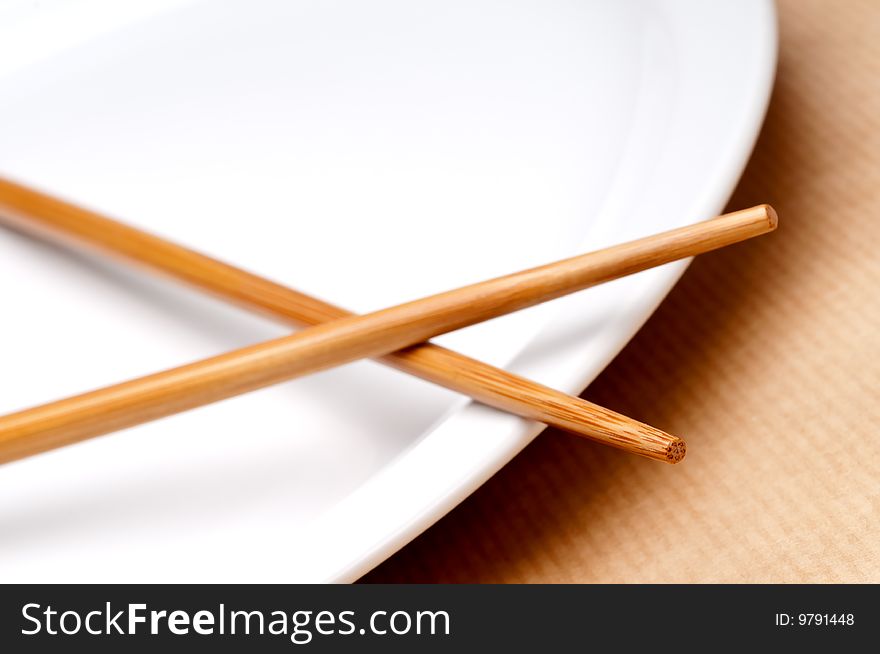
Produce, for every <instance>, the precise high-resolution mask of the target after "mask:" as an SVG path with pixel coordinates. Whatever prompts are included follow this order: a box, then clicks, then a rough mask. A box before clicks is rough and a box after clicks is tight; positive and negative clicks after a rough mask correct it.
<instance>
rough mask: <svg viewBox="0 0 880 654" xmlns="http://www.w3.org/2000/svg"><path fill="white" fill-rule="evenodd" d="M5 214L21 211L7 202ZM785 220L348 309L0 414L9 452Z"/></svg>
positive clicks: (172, 409)
mask: <svg viewBox="0 0 880 654" xmlns="http://www.w3.org/2000/svg"><path fill="white" fill-rule="evenodd" d="M7 209H8V208H7ZM4 214H17V212H16V211H8V210H4ZM19 218H20V217H19ZM775 227H776V215H775V212H773V210H772V209H771V208H770V207H768V206H766V205H763V206H759V207H754V208H752V209H748V210H744V211H740V212H736V213H733V214H727V215H725V216H721V217H718V218H715V219H713V220H710V221H706V222H704V223H699V224H697V225H691V226H687V227H683V228H679V229H676V230H672V231H669V232H664V233H662V234H657V235H655V236H650V237H647V238H644V239H639V240H637V241H632V242H630V243H625V244H622V245H617V246H614V247H611V248H606V249H604V250H599V251H597V252H593V253H589V254H585V255H580V256H578V257H573V258H570V259H566V260H563V261H560V262H557V263H554V264H549V265H546V266H541V267H538V268H534V269H531V270H527V271H523V272H519V273H515V274H512V275H507V276H504V277H499V278H496V279H493V280H489V281H486V282H481V283H479V284H473V285H470V286H465V287H463V288H460V289H457V290H454V291H448V292H446V293H441V294H438V295H434V296H430V297H427V298H423V299H421V300H416V301H413V302H409V303H406V304H402V305H398V306H396V307H392V308H389V309H384V310H381V311H377V312H373V313H370V314H366V315H363V316H348V317H345V318H341V319H338V320H334V321H332V322H327V323H323V324H321V325H317V326H314V327H310V328H308V329H306V330H304V331H302V332H299V333H298V334H293V335H291V336H285V337H282V338H279V339H274V340H272V341H267V342H265V343H260V344H257V345H253V346H250V347H245V348H241V349H239V350H235V351H233V352H229V353H226V354H223V355H220V356H216V357H212V358H210V359H205V360H203V361H199V362H196V363H192V364H189V365H186V366H181V367H179V368H174V369H171V370H167V371H164V372H160V373H157V374H154V375H149V376H147V377H142V378H139V379H135V380H132V381H129V382H125V383H122V384H118V385H115V386H111V387H107V388H104V389H100V390H97V391H92V392H90V393H86V394H83V395H79V396H75V397H71V398H68V399H65V400H60V401H57V402H53V403H50V404H47V405H43V406H39V407H35V408H32V409H27V410H25V411H20V412H17V413H14V414H10V415H7V416H4V417H0V461H11V460H14V459H18V458H22V457H25V456H28V455H31V454H36V453H38V452H42V451H46V450H49V449H53V448H55V447H60V446H63V445H67V444H70V443H74V442H77V441H80V440H84V439H86V438H90V437H92V436H97V435H100V434H104V433H107V432H110V431H114V430H117V429H123V428H125V427H130V426H133V425H136V424H140V423H143V422H146V421H149V420H153V419H156V418H159V417H163V416H167V415H171V414H173V413H178V412H181V411H185V410H187V409H191V408H194V407H197V406H201V405H204V404H208V403H210V402H215V401H218V400H221V399H225V398H228V397H232V396H234V395H237V394H240V393H245V392H248V391H251V390H256V389H258V388H262V387H264V386H268V385H270V384H273V383H278V382H280V381H284V380H287V379H292V378H294V377H297V376H301V375H305V374H308V373H310V372H316V371H318V370H323V369H326V368H329V367H332V366H335V365H340V364H342V363H346V362H349V361H352V360H355V359H358V358H364V357H372V356H380V355H384V354H387V353H389V352H393V351H395V350H398V349H401V348H403V347H406V346H408V345H411V344H413V343H418V342H420V341H423V340H426V339H428V338H430V337H432V336H435V335H437V334H441V333H445V332H447V331H453V330H455V329H459V328H462V327H465V326H468V325H471V324H475V323H477V322H481V321H483V320H488V319H491V318H494V317H497V316H500V315H503V314H505V313H509V312H511V311H516V310H519V309H522V308H525V307H528V306H532V305H535V304H538V303H540V302H544V301H547V300H550V299H554V298H556V297H560V296H562V295H565V294H567V293H571V292H574V291H577V290H580V289H583V288H587V287H589V286H592V285H594V284H597V283H600V282H603V281H607V280H610V279H615V278H617V277H621V276H623V275H627V274H631V273H634V272H638V271H640V270H644V269H646V268H649V267H653V266H656V265H661V264H663V263H667V262H669V261H673V260H676V259H680V258H685V257H689V256H693V255H695V254H699V253H701V252H705V251H708V250H712V249H716V248H719V247H723V246H725V245H728V244H731V243H735V242H737V241H741V240H744V239H746V238H751V237H753V236H757V235H759V234H763V233H766V232H768V231H771V230H772V229H774V228H775ZM594 438H595V439H596V440H599V441H601V442H605V443H607V444H609V445H613V446H616V447H620V448H622V449H626V450H630V451H635V452H637V453H639V454H642V455H645V456H650V457H652V458H659V459H662V460H668V459H667V456H668V454H669V450H668V448H669V447H670V446H673V447H674V446H675V445H676V443H675V442H672V441H669V440H667V441H666V442H665V443H657V442H649V443H645V442H639V443H637V444H636V445H634V444H633V443H632V441H631V439H630V438H629V437H628V436H627V437H621V435H620V434H619V433H618V432H616V431H613V432H611V433H607V434H596V435H595V436H594Z"/></svg>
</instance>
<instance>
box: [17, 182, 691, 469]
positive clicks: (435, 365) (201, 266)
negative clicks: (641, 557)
mask: <svg viewBox="0 0 880 654" xmlns="http://www.w3.org/2000/svg"><path fill="white" fill-rule="evenodd" d="M2 222H7V223H9V224H10V225H11V226H13V227H17V228H20V229H22V230H24V231H26V232H29V233H32V234H35V235H37V236H42V237H48V238H50V239H52V240H53V241H56V242H59V243H61V244H63V245H72V246H85V247H87V248H90V249H92V250H95V251H98V252H100V253H102V254H107V255H110V256H113V257H114V258H116V259H120V260H122V261H124V262H127V263H133V264H136V265H140V266H141V267H145V268H147V269H148V270H151V271H152V272H158V273H160V274H164V275H166V276H170V277H172V278H174V279H176V280H178V281H183V282H185V283H188V284H189V285H191V286H194V287H196V288H199V289H202V290H204V291H207V292H209V293H212V294H213V295H215V296H218V297H220V298H222V299H225V300H228V301H231V302H233V303H235V304H238V305H240V306H243V307H244V308H247V309H250V310H252V311H258V312H261V313H264V314H267V315H269V316H270V317H273V318H276V319H281V320H282V321H284V322H286V323H288V324H295V325H303V324H305V325H317V324H320V323H324V322H329V321H331V320H338V319H339V318H345V317H347V316H350V315H352V314H351V313H350V312H348V311H346V310H345V309H341V308H339V307H336V306H333V305H332V304H329V303H327V302H324V301H322V300H319V299H316V298H313V297H310V296H308V295H306V294H304V293H301V292H299V291H295V290H293V289H290V288H286V287H284V286H282V285H280V284H277V283H275V282H272V281H269V280H267V279H264V278H262V277H258V276H257V275H254V274H252V273H249V272H247V271H244V270H241V269H240V268H236V267H234V266H231V265H229V264H226V263H223V262H221V261H218V260H216V259H213V258H211V257H208V256H206V255H204V254H201V253H199V252H196V251H194V250H190V249H188V248H185V247H183V246H181V245H178V244H175V243H172V242H170V241H167V240H165V239H162V238H160V237H158V236H155V235H152V234H148V233H146V232H144V231H141V230H139V229H136V228H134V227H132V226H130V225H126V224H124V223H121V222H119V221H116V220H113V219H111V218H108V217H106V216H102V215H100V214H98V213H96V212H94V211H90V210H87V209H84V208H82V207H78V206H76V205H74V204H71V203H69V202H66V201H63V200H60V199H58V198H54V197H51V196H49V195H46V194H44V193H41V192H39V191H37V190H35V189H32V188H28V187H26V186H23V185H20V184H16V183H14V182H12V181H8V180H3V179H2V178H0V223H2ZM381 360H382V361H383V362H384V363H385V364H387V365H390V366H392V367H394V368H396V369H398V370H401V371H404V372H407V373H410V374H413V375H415V376H417V377H421V378H422V379H426V380H428V381H431V382H434V383H436V384H439V385H442V386H445V387H446V388H449V389H451V390H454V391H457V392H459V393H462V394H465V395H468V396H470V397H472V398H474V399H475V400H477V401H479V402H481V403H483V404H486V405H488V406H492V407H494V408H496V409H501V410H503V411H507V412H509V413H513V414H516V415H519V416H521V417H523V418H527V419H530V420H537V421H539V422H543V423H545V424H547V425H550V426H553V427H556V428H558V429H562V430H565V431H567V432H570V433H573V434H576V435H579V436H585V437H587V438H599V439H601V438H603V437H605V436H610V435H612V434H613V435H616V437H617V438H616V442H617V441H619V442H627V443H628V445H627V447H626V449H628V450H629V451H631V452H635V453H637V454H642V455H645V456H649V457H651V458H657V459H661V460H663V461H667V462H669V463H678V462H679V461H681V460H682V459H683V458H684V455H685V444H684V441H683V440H681V439H680V438H677V437H675V436H671V435H669V434H667V433H665V432H663V431H661V430H659V429H656V428H654V427H651V426H650V425H646V424H644V423H641V422H639V421H637V420H634V419H632V418H628V417H626V416H624V415H622V414H619V413H616V412H614V411H611V410H609V409H605V408H603V407H601V406H598V405H596V404H593V403H592V402H588V401H587V400H583V399H581V398H579V397H574V396H572V395H568V394H566V393H563V392H562V391H558V390H556V389H553V388H550V387H548V386H545V385H543V384H539V383H537V382H534V381H532V380H530V379H526V378H525V377H521V376H519V375H515V374H513V373H510V372H507V371H505V370H502V369H500V368H496V367H494V366H491V365H489V364H487V363H483V362H481V361H478V360H476V359H472V358H470V357H467V356H465V355H463V354H459V353H458V352H455V351H453V350H449V349H446V348H444V347H441V346H439V345H434V344H432V343H421V344H418V345H414V346H411V347H408V348H406V349H404V350H400V351H398V352H392V353H391V354H388V355H385V356H384V357H382V359H381Z"/></svg>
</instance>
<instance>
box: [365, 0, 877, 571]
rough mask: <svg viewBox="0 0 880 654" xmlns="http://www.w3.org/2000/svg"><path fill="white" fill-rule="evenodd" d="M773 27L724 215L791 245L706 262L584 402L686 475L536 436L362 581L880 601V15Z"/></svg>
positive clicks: (812, 4)
mask: <svg viewBox="0 0 880 654" xmlns="http://www.w3.org/2000/svg"><path fill="white" fill-rule="evenodd" d="M779 14H780V30H781V45H780V62H779V71H778V78H777V83H776V89H775V92H774V95H773V99H772V103H771V107H770V111H769V115H768V118H767V122H766V125H765V127H764V130H763V133H762V135H761V137H760V140H759V142H758V145H757V147H756V150H755V153H754V156H753V158H752V161H751V163H750V164H749V166H748V169H747V171H746V173H745V176H744V177H743V179H742V182H741V183H740V185H739V188H738V189H737V191H736V194H735V196H734V198H733V200H732V201H731V203H730V207H731V208H742V207H746V206H749V205H752V204H757V203H759V202H771V203H772V204H774V205H775V206H776V207H777V209H778V210H779V213H780V229H779V231H778V232H777V233H776V234H774V235H772V236H770V237H764V238H761V239H759V240H757V241H755V242H752V243H747V244H743V245H739V246H736V247H733V248H730V249H728V250H726V251H723V252H719V253H716V254H712V255H707V256H705V257H703V258H701V259H699V260H697V261H696V262H695V263H694V264H693V265H692V266H691V268H690V269H689V270H688V272H687V273H686V274H685V276H684V278H683V279H682V281H681V283H680V284H679V285H678V286H677V287H676V288H675V289H674V290H673V292H672V293H671V294H670V296H669V297H668V298H667V300H666V301H665V302H664V303H663V305H662V306H661V308H660V309H659V310H658V311H657V313H656V314H655V315H654V316H653V317H652V318H651V320H650V321H649V322H648V324H647V325H646V326H645V327H644V329H643V330H642V331H641V332H640V333H639V335H638V336H637V337H636V338H635V340H633V342H632V343H631V344H630V345H629V346H627V348H626V349H625V350H624V352H623V353H622V354H621V355H620V356H619V357H618V358H617V359H616V360H615V361H614V363H613V364H612V365H611V366H610V367H609V368H608V369H607V370H606V371H605V373H603V374H602V376H601V377H600V378H599V379H598V380H597V381H596V382H595V383H594V384H593V385H592V386H591V387H590V388H589V389H588V390H587V392H586V393H585V394H584V396H585V397H587V398H589V399H591V400H594V401H597V402H599V403H601V404H604V405H606V406H609V407H611V408H614V409H617V410H620V411H623V412H625V413H627V414H629V415H631V416H634V417H637V418H640V419H642V420H645V421H647V422H650V423H652V424H654V425H657V426H658V427H662V428H664V429H667V430H669V431H671V432H674V433H678V434H681V435H683V436H685V437H687V439H688V442H689V445H690V451H689V454H688V458H687V460H686V461H685V462H684V463H682V464H681V465H679V466H666V465H659V464H657V463H654V462H652V461H647V460H639V459H635V458H633V457H630V456H627V455H625V454H621V453H619V452H616V451H611V450H608V449H605V448H602V447H599V446H595V445H593V444H591V443H588V442H585V441H582V440H579V439H576V438H573V437H569V436H567V435H564V434H561V433H554V432H551V431H548V432H545V433H544V434H543V435H542V436H540V437H539V438H538V439H537V440H536V441H535V442H534V443H533V444H532V445H531V446H529V447H528V448H527V449H526V450H525V451H524V452H523V453H522V454H521V455H520V456H518V457H517V458H516V459H515V460H514V461H513V462H512V463H511V464H510V465H508V466H507V467H506V468H505V469H504V470H502V471H501V472H500V473H499V474H498V475H496V476H495V477H494V478H493V479H492V480H490V481H489V482H488V483H487V484H486V485H485V486H484V487H483V488H481V489H480V490H479V491H478V492H477V493H475V494H474V495H473V496H472V497H470V498H469V499H468V500H466V501H465V502H464V503H463V504H462V505H461V506H460V507H459V508H457V509H455V510H454V511H453V512H452V513H451V514H449V516H447V517H446V518H445V519H443V520H442V521H440V522H439V523H438V524H437V525H436V526H434V527H433V528H431V529H430V530H429V531H428V532H427V533H425V534H424V535H423V536H421V537H420V538H418V539H417V540H416V541H414V542H413V543H412V544H411V545H409V546H408V547H406V548H405V549H404V550H402V551H401V552H400V553H398V554H397V555H395V556H394V557H392V558H391V559H390V560H389V561H387V562H386V563H385V564H383V565H382V566H380V567H379V568H378V569H377V570H375V571H374V572H373V573H371V574H370V575H368V576H367V577H366V579H365V580H366V581H373V582H860V581H872V582H880V427H878V425H880V2H877V1H876V0H862V1H856V0H843V1H838V2H829V0H785V1H783V2H781V3H780V5H779ZM746 36H747V35H745V36H744V39H743V45H744V46H746V45H747V43H748V41H747V38H746Z"/></svg>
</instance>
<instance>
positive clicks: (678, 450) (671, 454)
mask: <svg viewBox="0 0 880 654" xmlns="http://www.w3.org/2000/svg"><path fill="white" fill-rule="evenodd" d="M686 454H687V445H686V444H685V442H684V441H683V440H681V439H680V438H676V439H675V440H673V441H672V442H671V443H670V444H669V446H668V447H667V448H666V461H667V462H669V463H672V464H675V463H680V462H681V460H682V459H684V457H685V455H686Z"/></svg>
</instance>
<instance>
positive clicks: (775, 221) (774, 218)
mask: <svg viewBox="0 0 880 654" xmlns="http://www.w3.org/2000/svg"><path fill="white" fill-rule="evenodd" d="M761 208H762V209H763V210H764V214H765V215H766V216H767V222H768V223H769V225H770V231H771V232H772V231H773V230H774V229H776V228H777V227H778V226H779V216H778V215H777V214H776V209H774V208H773V207H771V206H770V205H769V204H762V205H761Z"/></svg>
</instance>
